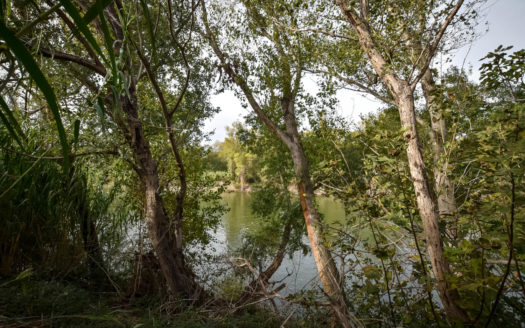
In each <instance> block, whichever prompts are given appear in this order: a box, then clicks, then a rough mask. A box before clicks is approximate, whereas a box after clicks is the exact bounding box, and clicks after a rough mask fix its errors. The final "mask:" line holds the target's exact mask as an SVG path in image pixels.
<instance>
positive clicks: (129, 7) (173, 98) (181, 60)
mask: <svg viewBox="0 0 525 328" xmlns="http://www.w3.org/2000/svg"><path fill="white" fill-rule="evenodd" d="M46 4H47V5H46ZM38 5H40V6H41V8H42V10H43V11H44V12H46V13H47V16H43V17H44V18H42V17H40V18H39V19H37V20H36V23H31V24H30V25H31V28H33V27H35V26H37V27H38V28H41V27H39V26H38V23H39V22H40V21H45V19H47V18H48V16H49V17H51V16H52V15H54V14H55V13H56V15H57V16H58V18H59V19H60V23H61V24H60V25H59V27H58V28H57V30H56V31H55V33H54V35H53V36H52V37H51V38H50V39H48V40H46V41H47V42H46V41H44V42H41V43H39V44H38V46H37V45H36V44H34V43H33V42H32V41H33V39H31V38H24V39H23V40H24V42H25V44H26V47H28V48H33V49H34V51H35V52H36V53H37V54H39V55H41V56H43V57H49V58H51V59H53V60H54V61H56V62H62V63H65V64H68V65H69V66H67V67H69V69H71V70H72V71H73V72H76V73H77V74H75V77H76V78H78V79H79V81H80V82H81V84H82V85H83V87H84V88H85V89H86V90H89V91H90V92H91V95H92V98H94V99H95V104H96V105H95V107H96V108H97V110H98V111H99V114H100V116H101V118H104V117H106V116H109V117H110V118H111V119H112V123H113V124H114V126H112V128H116V129H119V131H120V136H123V137H124V140H125V141H126V143H127V144H128V146H129V148H128V151H130V153H131V157H132V159H130V160H129V163H130V165H131V166H132V167H133V169H134V170H135V172H136V173H137V175H138V177H139V179H140V182H141V190H142V196H143V201H144V212H145V218H146V223H147V226H148V231H149V237H150V240H151V242H152V245H153V248H154V250H155V252H156V254H157V257H158V259H159V263H160V268H161V271H162V274H163V276H164V278H165V280H166V285H167V287H168V289H169V290H170V291H171V292H172V293H175V294H180V295H181V296H182V297H183V298H184V299H187V300H189V301H190V302H200V301H202V300H203V298H204V296H205V295H204V293H203V289H202V288H201V287H200V286H199V285H198V284H197V283H196V281H195V275H194V274H193V273H192V272H191V270H190V269H189V268H188V267H187V265H186V263H185V257H184V253H183V233H182V220H183V206H184V198H185V195H186V190H187V182H186V176H185V166H184V163H183V159H182V156H181V153H180V150H179V149H180V143H181V142H182V141H183V140H184V139H188V138H189V136H190V135H192V134H193V133H194V132H195V129H196V127H197V129H198V125H199V124H200V123H199V122H200V118H201V117H202V116H203V115H206V110H207V109H208V108H209V107H208V104H207V102H206V97H207V93H206V92H203V91H202V90H205V89H203V88H201V87H200V86H199V87H197V86H195V85H193V84H191V85H190V82H191V83H193V81H199V82H198V83H206V82H207V81H206V74H202V72H203V70H193V67H192V64H193V62H192V63H190V62H189V60H188V58H187V55H188V52H193V53H194V54H195V57H198V48H195V47H193V45H192V44H191V42H192V41H193V35H194V34H193V33H192V30H193V27H194V22H195V16H194V12H195V10H196V8H197V3H196V2H195V1H184V2H180V3H177V5H174V4H172V2H171V1H168V2H167V3H159V5H160V6H164V7H167V12H168V15H167V17H166V16H163V15H160V13H157V21H156V22H157V25H156V28H155V27H154V25H153V20H152V18H151V14H150V7H149V6H148V5H147V4H146V3H145V2H140V3H139V2H130V3H121V2H120V1H115V2H106V3H105V7H104V6H103V5H102V3H100V2H98V1H97V2H96V3H95V4H92V5H89V4H88V3H86V2H84V1H78V2H70V1H69V0H63V1H61V2H60V5H55V4H53V3H52V2H51V1H47V2H44V3H39V4H38ZM24 29H27V28H25V27H24V28H23V29H22V30H20V31H18V33H20V34H22V31H24ZM15 33H16V32H15ZM69 33H73V35H74V39H69V38H68V35H69ZM156 33H157V34H158V35H156ZM160 35H163V36H168V35H169V37H167V39H168V40H170V41H169V42H166V44H162V47H160V46H159V47H157V45H156V39H157V38H159V37H160ZM145 39H149V44H147V43H146V42H144V40H145ZM158 53H161V54H162V55H164V54H168V53H169V54H171V56H164V57H162V58H163V60H159V59H158V58H159V56H158ZM150 58H151V59H150ZM152 63H155V64H154V65H153V64H152ZM201 64H202V63H201ZM159 71H162V77H159V75H160V73H158V72H159ZM158 74H159V75H158ZM159 81H161V82H159ZM198 83H197V84H198ZM170 84H173V85H176V86H177V87H172V86H171V85H170ZM148 95H155V96H156V97H157V99H158V102H159V103H160V106H159V104H158V103H157V104H155V105H154V106H153V109H150V108H148V105H149V104H148V103H147V102H146V101H144V99H146V98H147V97H148ZM195 108H198V110H195ZM190 111H191V112H190ZM211 112H212V111H210V112H209V113H211ZM148 116H149V117H148ZM148 118H149V119H150V120H151V121H155V122H157V123H159V122H162V123H163V124H164V127H163V128H162V130H161V131H163V132H164V133H165V135H164V138H163V141H167V142H168V144H169V148H170V149H171V152H172V154H173V156H174V158H175V162H176V164H177V167H178V171H179V172H178V178H179V179H178V180H179V183H178V186H177V187H178V192H177V196H176V197H175V198H176V200H175V205H174V206H173V207H174V211H173V214H172V215H170V214H168V213H167V211H166V207H165V205H166V204H165V203H164V199H163V197H164V196H163V186H162V185H161V181H160V173H159V169H158V161H157V160H155V158H154V153H153V149H152V146H151V143H150V139H151V137H148V136H147V132H146V129H147V124H146V123H145V121H144V120H145V119H148ZM176 125H178V127H177V126H176ZM177 129H178V131H181V132H179V133H178V134H177V135H175V131H177ZM101 130H102V129H101ZM157 131H158V130H157ZM156 133H158V132H156ZM121 152H122V153H125V152H126V150H121ZM173 227H174V228H173Z"/></svg>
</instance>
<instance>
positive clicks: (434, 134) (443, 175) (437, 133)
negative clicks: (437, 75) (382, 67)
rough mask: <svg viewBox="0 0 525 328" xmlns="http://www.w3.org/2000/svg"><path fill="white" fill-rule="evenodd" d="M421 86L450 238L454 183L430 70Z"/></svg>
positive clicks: (454, 232) (437, 186)
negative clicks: (448, 167)
mask: <svg viewBox="0 0 525 328" xmlns="http://www.w3.org/2000/svg"><path fill="white" fill-rule="evenodd" d="M421 87H422V88H423V93H424V96H425V101H426V103H427V108H428V111H429V113H430V122H431V129H430V133H429V134H430V142H431V143H432V156H433V160H434V163H435V165H434V169H433V170H434V183H435V190H436V195H437V201H438V204H437V205H438V212H439V216H440V218H441V219H444V220H445V223H446V232H447V235H448V237H449V238H450V240H452V241H454V240H456V239H457V236H458V227H457V205H456V198H455V197H454V185H453V183H452V181H451V180H450V178H449V176H448V174H447V162H446V161H444V159H443V156H444V154H445V148H444V145H443V144H444V142H445V140H446V137H447V127H446V125H445V119H444V118H443V113H442V112H441V111H440V110H439V106H438V104H437V101H436V96H435V94H434V93H435V83H434V79H433V77H432V72H431V71H430V70H427V71H426V73H425V74H424V75H423V77H422V79H421Z"/></svg>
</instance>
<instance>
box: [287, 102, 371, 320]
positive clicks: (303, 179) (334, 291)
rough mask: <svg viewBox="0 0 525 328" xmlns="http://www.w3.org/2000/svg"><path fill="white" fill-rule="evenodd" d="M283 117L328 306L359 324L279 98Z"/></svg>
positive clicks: (293, 125)
mask: <svg viewBox="0 0 525 328" xmlns="http://www.w3.org/2000/svg"><path fill="white" fill-rule="evenodd" d="M281 107H282V111H283V117H284V121H285V124H286V134H287V136H288V138H287V140H283V141H284V143H285V144H286V145H287V147H288V149H289V150H290V153H291V155H292V161H293V165H294V171H295V178H296V180H297V191H298V193H299V199H300V201H301V207H302V210H303V215H304V220H305V223H306V230H307V233H308V239H309V241H310V246H311V248H312V253H313V256H314V260H315V264H316V266H317V271H318V272H319V276H320V280H321V284H322V286H323V289H324V291H325V293H326V295H327V296H328V298H329V300H330V303H331V304H332V309H333V311H334V312H335V315H336V316H337V318H338V319H339V321H340V323H341V324H342V325H343V327H360V326H361V323H360V322H359V321H358V320H356V318H355V317H354V316H353V315H352V314H351V313H350V311H349V309H348V306H347V304H346V298H345V294H344V289H343V281H342V279H341V277H340V274H339V271H338V269H337V267H336V265H335V261H334V259H333V257H332V254H331V252H330V250H329V249H328V248H327V247H326V245H325V244H324V240H323V237H322V236H323V227H322V223H321V221H320V220H319V214H318V212H317V209H316V208H315V206H314V196H315V195H314V188H313V184H312V180H311V178H310V172H309V168H308V162H307V160H306V156H305V153H304V149H303V145H302V142H301V138H300V136H299V132H298V130H297V122H296V119H295V113H294V102H293V101H291V100H288V99H284V100H282V102H281Z"/></svg>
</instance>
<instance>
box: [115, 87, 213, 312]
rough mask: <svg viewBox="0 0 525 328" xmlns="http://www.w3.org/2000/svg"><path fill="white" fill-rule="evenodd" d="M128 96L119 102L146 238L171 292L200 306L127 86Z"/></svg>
mask: <svg viewBox="0 0 525 328" xmlns="http://www.w3.org/2000/svg"><path fill="white" fill-rule="evenodd" d="M129 93H130V96H131V97H130V98H128V97H127V96H123V97H121V103H122V109H123V111H124V113H125V114H126V121H127V122H126V123H127V124H126V125H127V126H126V130H127V131H128V133H127V134H126V138H127V140H128V143H129V145H130V147H131V150H132V152H133V157H134V163H135V170H136V171H137V173H138V175H139V177H140V180H141V182H142V186H143V188H144V195H145V216H146V224H147V227H148V234H149V238H150V240H151V243H152V245H153V249H154V250H155V253H156V254H157V257H158V259H159V264H160V268H161V271H162V274H163V276H164V278H165V279H166V283H167V285H168V288H169V289H170V291H171V292H172V293H178V294H180V296H182V297H184V298H185V300H187V301H189V302H190V303H200V302H202V301H203V297H204V293H203V290H202V288H201V287H200V286H199V285H198V284H197V283H196V281H195V276H194V275H193V273H192V272H191V271H190V270H189V269H188V268H187V267H186V265H185V260H184V255H183V253H182V252H177V251H176V249H177V247H176V246H175V245H177V241H176V235H174V233H173V232H172V231H171V228H170V224H169V220H168V216H167V215H166V211H165V209H164V206H163V204H162V198H161V196H160V194H159V191H160V186H159V176H158V172H157V164H156V163H155V161H154V160H153V156H152V153H151V150H150V147H149V143H148V141H147V140H146V138H145V136H144V131H143V128H142V124H141V121H140V118H139V116H138V110H137V103H136V95H135V90H134V86H130V88H129ZM130 99H132V100H130Z"/></svg>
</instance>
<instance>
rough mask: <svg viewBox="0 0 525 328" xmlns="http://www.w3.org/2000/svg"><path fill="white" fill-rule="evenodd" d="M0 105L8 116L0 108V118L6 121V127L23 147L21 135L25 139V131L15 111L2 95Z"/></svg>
mask: <svg viewBox="0 0 525 328" xmlns="http://www.w3.org/2000/svg"><path fill="white" fill-rule="evenodd" d="M0 106H1V109H2V110H3V111H4V112H5V115H7V117H6V116H5V115H4V113H2V110H0V119H1V120H2V122H4V125H5V127H6V128H7V130H8V131H9V133H10V134H11V136H12V137H13V139H15V141H16V142H17V143H18V145H20V147H21V148H22V149H23V148H24V145H23V144H22V142H21V140H20V138H19V136H20V137H21V138H22V140H24V139H25V137H24V132H23V131H22V129H21V128H20V125H19V124H18V121H17V120H16V119H15V117H14V116H13V113H11V111H10V110H9V107H8V106H7V103H6V102H5V101H4V99H3V98H2V97H0ZM15 131H16V132H15Z"/></svg>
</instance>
